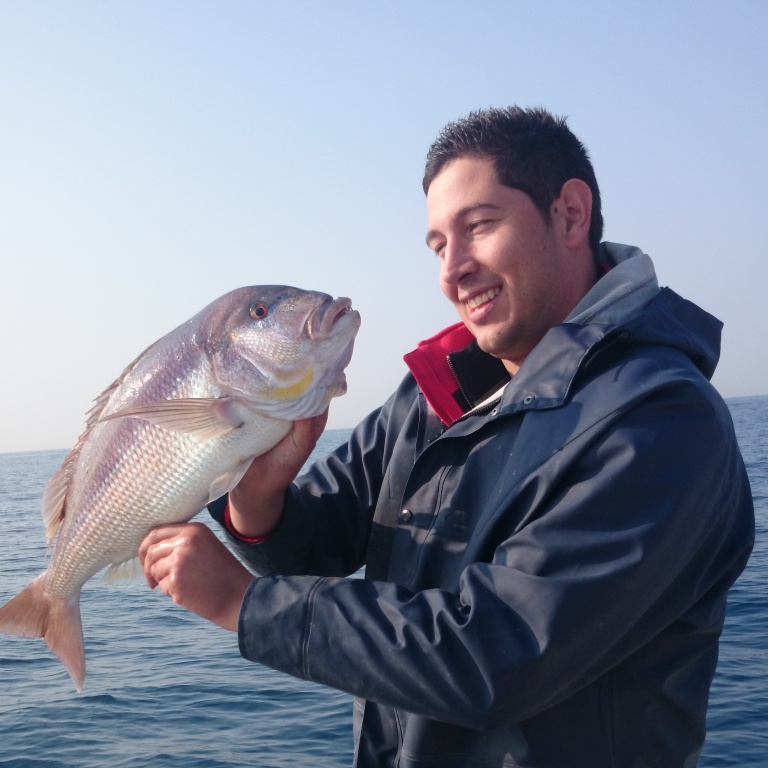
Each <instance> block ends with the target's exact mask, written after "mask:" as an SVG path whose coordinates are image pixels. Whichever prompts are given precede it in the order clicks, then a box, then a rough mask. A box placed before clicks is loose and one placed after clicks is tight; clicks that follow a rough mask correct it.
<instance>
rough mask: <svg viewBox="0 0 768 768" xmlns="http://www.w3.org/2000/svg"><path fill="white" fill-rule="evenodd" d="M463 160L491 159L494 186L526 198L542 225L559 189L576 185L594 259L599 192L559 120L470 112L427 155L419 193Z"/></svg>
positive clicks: (543, 114) (534, 112) (541, 114)
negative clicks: (586, 207)
mask: <svg viewBox="0 0 768 768" xmlns="http://www.w3.org/2000/svg"><path fill="white" fill-rule="evenodd" d="M467 156H471V157H488V158H490V159H491V160H492V161H493V164H494V168H495V169H496V174H497V175H498V177H499V181H500V182H501V183H502V184H505V185H506V186H508V187H512V188H513V189H519V190H520V191H521V192H525V193H526V194H527V195H528V196H529V197H530V198H531V200H532V201H533V204H534V205H535V206H536V207H537V208H538V209H539V210H540V211H541V212H542V214H543V215H544V216H545V217H546V218H547V219H549V209H550V206H551V205H552V201H553V200H554V199H555V198H556V197H557V196H558V195H559V194H560V191H561V190H562V188H563V184H565V182H566V181H568V179H581V180H582V181H583V182H585V183H586V184H587V185H588V186H589V188H590V190H591V191H592V218H591V221H590V226H589V245H590V247H591V248H592V252H593V253H597V247H598V245H599V244H600V240H601V238H602V236H603V214H602V211H601V210H600V189H599V187H598V186H597V179H596V178H595V171H594V169H593V168H592V163H591V161H590V159H589V155H588V154H587V150H586V148H585V147H584V145H583V144H582V143H581V142H580V141H579V140H578V139H577V138H576V136H574V135H573V133H571V130H570V128H568V126H567V125H566V121H565V118H564V117H555V116H553V115H551V114H550V113H549V112H547V110H545V109H541V108H534V109H522V108H521V107H509V108H507V109H495V108H492V109H484V110H480V111H477V112H470V114H468V115H467V116H466V117H464V118H462V119H461V120H457V121H456V122H455V123H449V124H448V125H446V126H445V128H443V130H442V131H441V132H440V135H439V136H438V137H437V139H435V142H434V143H433V144H432V146H431V147H430V148H429V152H428V153H427V163H426V167H425V169H424V180H423V182H422V186H423V188H424V193H425V194H426V193H427V190H428V189H429V185H430V184H431V183H432V182H433V181H434V179H435V176H437V175H438V173H440V171H441V170H442V169H443V167H444V166H445V165H446V164H447V163H449V162H450V161H451V160H455V159H457V158H459V157H467Z"/></svg>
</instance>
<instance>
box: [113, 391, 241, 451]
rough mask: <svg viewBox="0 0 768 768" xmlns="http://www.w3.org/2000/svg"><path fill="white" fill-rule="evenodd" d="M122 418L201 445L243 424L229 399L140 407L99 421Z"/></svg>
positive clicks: (175, 402)
mask: <svg viewBox="0 0 768 768" xmlns="http://www.w3.org/2000/svg"><path fill="white" fill-rule="evenodd" d="M125 416H134V417H136V418H138V419H144V420H145V421H148V422H150V423H151V424H156V425H157V426H158V427H162V428H163V429H168V430H170V431H171V432H184V433H186V434H190V435H194V436H195V437H196V438H197V439H198V440H200V441H202V442H205V441H206V440H211V439H213V438H214V437H220V436H221V435H226V434H227V433H228V432H231V431H232V430H234V429H237V428H238V427H241V426H242V424H243V422H242V420H241V419H239V418H238V417H237V415H236V414H235V413H234V409H233V400H232V398H231V397H196V398H193V397H189V398H182V399H179V400H160V401H158V402H154V403H142V404H141V405H132V406H128V407H127V408H122V409H121V410H119V411H116V412H115V413H110V414H109V415H107V416H102V417H101V418H100V419H99V421H109V420H111V419H120V418H123V417H125Z"/></svg>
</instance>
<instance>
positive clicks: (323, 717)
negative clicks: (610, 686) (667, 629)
mask: <svg viewBox="0 0 768 768" xmlns="http://www.w3.org/2000/svg"><path fill="white" fill-rule="evenodd" d="M728 405H729V407H730V408H731V412H732V414H733V418H734V422H735V424H736V431H737V433H738V436H739V441H740V444H741V447H742V451H743V454H744V458H745V460H746V463H747V469H748V471H749V475H750V479H751V481H752V488H753V493H754V497H755V507H756V512H757V521H758V539H757V546H756V548H755V552H754V554H753V556H752V559H751V561H750V563H749V566H748V567H747V570H746V571H745V573H744V574H743V575H742V577H741V579H740V580H739V582H738V583H737V584H736V586H735V587H734V588H733V590H732V592H731V595H730V601H729V607H728V615H727V621H726V628H725V633H724V636H723V639H722V642H721V652H720V663H719V666H718V670H717V676H716V678H715V681H714V684H713V687H712V692H711V697H710V707H709V722H708V736H707V741H706V744H705V747H704V750H703V753H702V756H701V759H700V761H699V766H700V768H715V766H740V767H741V768H746V767H747V766H756V767H761V766H765V765H766V764H768V735H767V734H766V723H768V643H767V642H766V639H765V635H766V628H767V627H768V600H766V595H768V544H767V543H766V541H767V540H766V536H765V534H766V526H768V396H767V397H749V398H738V399H733V400H729V401H728ZM348 434H349V433H348V430H329V431H327V432H326V433H325V435H323V438H322V439H321V442H320V444H319V445H318V449H317V451H316V455H322V454H323V453H326V452H328V451H330V450H331V449H332V448H334V447H335V446H336V445H338V444H339V443H341V442H343V441H344V440H345V439H346V437H347V435H348ZM65 453H66V452H65V451H45V452H36V453H15V454H11V453H9V454H0V530H2V537H0V604H2V603H4V602H5V601H6V600H8V599H9V598H10V597H12V596H13V595H14V594H15V593H16V592H18V591H19V590H20V589H21V588H22V587H23V586H24V585H25V584H27V583H28V582H29V581H30V580H31V579H32V578H33V577H34V576H36V575H37V574H38V573H39V572H40V571H41V570H43V569H44V567H45V558H46V546H45V541H44V535H43V525H42V520H41V518H40V512H39V509H40V499H41V496H42V491H43V487H44V486H45V483H46V481H47V479H48V478H49V477H50V475H51V474H52V473H53V472H54V471H55V470H56V469H57V467H58V466H59V464H60V462H61V460H62V458H63V457H64V455H65ZM200 519H203V520H205V519H208V518H207V515H206V514H204V515H202V516H201V518H200ZM81 606H82V615H83V627H84V632H85V646H86V658H87V665H88V675H87V678H86V684H85V689H84V691H83V693H81V694H78V693H76V692H75V690H74V687H73V685H72V682H71V680H70V678H69V675H68V674H67V673H66V671H65V670H64V667H63V666H62V665H61V663H60V662H59V661H58V659H56V658H55V657H54V656H53V655H52V654H51V653H50V652H49V651H48V649H47V647H46V646H45V644H44V642H43V641H42V640H28V639H24V638H16V637H8V636H5V635H0V691H2V693H1V694H0V766H3V767H4V768H104V766H110V768H145V766H149V765H151V766H153V768H176V767H178V768H218V767H221V768H224V767H225V766H226V767H227V768H240V767H241V766H242V767H245V766H249V768H251V767H252V766H259V768H295V766H313V768H332V767H333V768H341V767H343V766H348V765H350V764H351V762H352V734H351V717H352V701H351V698H350V697H349V696H347V695H345V694H342V693H338V692H336V691H333V690H330V689H327V688H323V687H321V686H317V685H313V684H310V683H305V682H303V681H299V680H294V679H293V678H290V677H288V676H285V675H282V674H279V673H276V672H273V671H272V670H269V669H266V668H264V667H261V666H259V665H256V664H252V663H250V662H247V661H244V660H243V659H242V658H241V657H240V655H239V653H238V650H237V639H236V636H235V634H234V633H230V632H227V631H225V630H221V629H218V628H217V627H214V626H212V625H210V624H208V623H207V622H205V621H203V620H202V619H199V618H197V617H196V616H194V615H192V614H189V613H187V612H186V611H184V610H182V609H181V608H178V607H177V606H175V605H174V604H173V603H172V601H171V600H169V599H168V598H166V597H165V596H163V595H161V594H160V593H159V592H157V591H154V592H152V591H150V590H149V589H148V588H147V587H146V585H145V584H144V583H143V582H142V581H136V582H131V583H127V584H122V585H113V584H109V585H107V584H105V583H104V582H103V581H101V579H98V578H96V579H92V580H91V581H90V582H88V583H87V584H86V585H85V587H84V589H83V597H82V601H81Z"/></svg>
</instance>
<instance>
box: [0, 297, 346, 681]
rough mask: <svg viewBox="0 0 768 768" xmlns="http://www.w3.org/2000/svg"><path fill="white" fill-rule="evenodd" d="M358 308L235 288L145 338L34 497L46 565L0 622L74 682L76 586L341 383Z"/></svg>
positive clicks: (233, 474)
mask: <svg viewBox="0 0 768 768" xmlns="http://www.w3.org/2000/svg"><path fill="white" fill-rule="evenodd" d="M359 327H360V316H359V314H358V313H357V312H356V311H353V310H352V309H351V302H350V301H349V299H344V298H340V299H336V300H335V301H334V300H332V298H331V297H330V296H327V295H326V294H323V293H317V292H314V291H303V290H299V289H297V288H291V287H287V286H256V287H249V288H240V289H238V290H235V291H232V292H231V293H228V294H226V295H225V296H222V297H221V298H219V299H217V300H216V301H214V302H213V303H212V304H209V305H208V306H207V307H205V309H203V310H202V311H201V312H199V313H198V314H197V315H195V316H194V317H193V318H192V319H191V320H188V321H187V322H186V323H184V324H183V325H181V326H179V327H178V328H176V329H175V330H174V331H172V332H171V333H169V334H168V335H166V336H164V337H163V338H161V339H160V340H159V341H157V342H155V344H153V345H152V346H151V347H149V348H148V349H147V350H146V351H145V352H144V353H143V354H141V355H140V356H139V357H138V358H137V359H136V360H135V361H134V362H133V363H131V365H129V366H128V368H126V369H125V371H124V372H123V374H122V375H121V376H120V377H119V378H118V379H117V381H115V382H114V384H112V386H110V387H109V388H108V389H107V390H106V391H105V392H104V393H103V394H102V395H100V396H99V397H98V398H97V399H96V401H95V405H94V407H93V408H92V409H91V411H90V412H89V414H88V423H87V426H86V429H85V432H84V433H83V434H82V435H81V437H80V438H79V440H78V441H77V444H76V445H75V447H74V448H73V450H72V451H71V453H70V454H69V455H68V456H67V457H66V459H65V460H64V462H63V464H62V466H61V468H60V469H59V470H58V471H57V472H56V474H55V475H54V476H53V477H52V478H51V480H50V481H49V483H48V485H47V486H46V489H45V492H44V495H43V518H44V520H45V525H46V537H47V540H48V543H49V544H51V542H53V540H54V537H55V538H56V544H55V546H54V548H53V552H52V555H51V559H50V563H49V566H48V569H47V570H46V571H45V572H44V573H42V574H41V575H40V576H38V577H37V578H36V579H35V580H34V581H33V582H32V583H31V584H29V585H28V586H27V587H26V588H25V589H23V590H22V591H21V592H20V593H19V594H18V595H17V596H16V597H14V598H12V599H11V600H10V601H9V602H8V603H6V604H5V605H4V606H3V607H2V608H0V631H2V632H6V633H10V634H16V635H23V636H25V637H44V638H45V640H46V642H47V643H48V646H49V647H50V649H51V650H52V651H53V652H54V653H55V654H56V655H57V656H58V657H59V658H60V659H61V661H62V662H63V663H64V665H65V666H66V668H67V669H68V670H69V673H70V675H71V676H72V679H73V681H74V683H75V687H76V688H77V690H78V691H80V690H82V687H83V682H84V680H85V651H84V647H83V630H82V624H81V621H80V590H81V587H82V586H83V584H85V582H86V581H87V580H88V579H89V578H90V577H91V576H93V575H94V574H95V573H97V572H98V571H100V570H102V569H103V568H105V567H107V566H109V568H110V571H109V572H108V573H107V575H110V572H111V574H112V575H119V574H120V573H121V572H122V571H124V570H130V569H129V568H127V567H126V566H128V565H130V564H131V561H133V562H134V563H135V559H136V556H137V553H138V547H139V544H140V543H141V541H142V539H143V538H144V536H145V535H146V534H147V533H148V532H149V531H150V529H152V528H153V527H155V526H157V525H162V524H164V523H173V522H183V521H186V520H189V519H190V518H192V517H193V516H194V515H195V514H197V513H198V512H199V511H200V510H201V509H203V508H204V506H205V505H206V503H208V502H209V501H212V500H213V499H216V498H218V497H219V496H221V495H223V494H224V493H226V492H227V491H229V490H230V489H231V488H233V487H234V485H235V484H236V483H237V481H238V480H239V479H240V478H241V477H242V475H243V473H244V472H245V470H246V469H247V468H248V466H249V465H250V462H251V460H252V459H253V458H254V457H255V456H258V455H259V454H261V453H265V452H266V451H268V450H269V449H270V448H272V447H273V446H274V445H276V444H277V443H278V442H279V441H280V440H281V439H282V438H283V437H284V436H285V435H286V434H287V433H288V431H289V430H290V427H291V422H292V421H294V420H296V419H299V418H305V417H309V416H314V415H317V414H319V413H322V412H323V410H325V408H326V407H327V405H328V403H329V402H330V400H331V398H333V397H335V396H337V395H342V394H344V392H345V391H346V379H345V375H344V368H345V367H346V366H347V364H348V363H349V360H350V358H351V356H352V346H353V344H354V339H355V335H356V334H357V330H358V328H359Z"/></svg>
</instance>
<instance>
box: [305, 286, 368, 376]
mask: <svg viewBox="0 0 768 768" xmlns="http://www.w3.org/2000/svg"><path fill="white" fill-rule="evenodd" d="M337 323H342V324H343V325H345V326H351V327H350V328H349V330H351V331H352V336H353V338H354V335H355V334H356V333H357V329H358V328H359V327H360V313H359V312H358V311H357V310H354V309H352V301H351V300H350V299H348V298H346V297H344V296H340V297H339V298H338V299H333V300H330V301H326V302H323V303H322V304H321V305H320V306H319V307H317V308H316V309H314V310H313V311H312V312H311V313H310V315H309V317H308V318H307V324H306V330H307V334H308V335H309V338H310V339H312V340H313V341H321V340H323V339H326V338H328V337H329V336H331V335H332V334H336V333H338V332H339V331H340V330H341V329H340V328H337V327H336V324H337ZM345 330H346V329H345ZM350 354H351V353H350ZM347 362H349V361H347Z"/></svg>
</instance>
